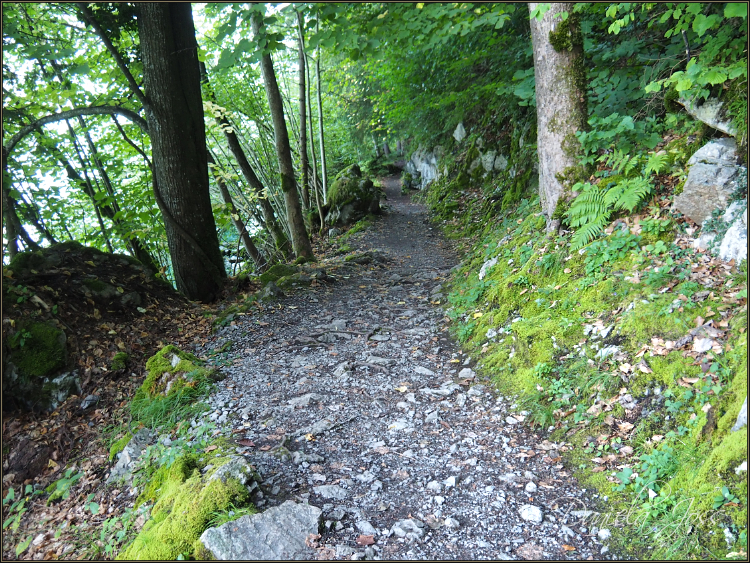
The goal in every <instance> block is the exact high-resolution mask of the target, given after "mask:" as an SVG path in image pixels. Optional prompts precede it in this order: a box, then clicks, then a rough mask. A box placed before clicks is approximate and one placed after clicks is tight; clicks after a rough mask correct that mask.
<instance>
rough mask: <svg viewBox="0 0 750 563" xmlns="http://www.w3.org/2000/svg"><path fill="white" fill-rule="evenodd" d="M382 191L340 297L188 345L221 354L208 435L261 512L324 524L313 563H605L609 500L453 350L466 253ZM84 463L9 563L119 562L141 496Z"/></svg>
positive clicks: (253, 317) (396, 188)
mask: <svg viewBox="0 0 750 563" xmlns="http://www.w3.org/2000/svg"><path fill="white" fill-rule="evenodd" d="M383 185H384V187H385V190H386V193H387V203H388V205H387V210H386V213H385V214H384V216H383V217H382V218H381V219H380V220H378V221H376V222H375V223H374V224H373V225H372V226H371V227H370V228H368V229H366V230H364V231H362V232H360V233H358V234H356V235H353V236H351V237H350V238H349V241H348V242H349V245H350V246H352V247H355V249H356V252H355V253H354V254H351V255H350V256H349V259H348V260H344V259H342V258H341V257H340V256H339V257H327V258H324V259H322V260H321V262H320V263H319V264H318V266H319V267H323V268H326V271H327V273H328V275H329V276H331V277H332V280H329V281H328V282H326V283H320V284H314V286H313V287H309V288H304V289H299V290H293V291H290V292H288V293H289V294H288V295H287V296H285V297H282V298H280V299H278V300H277V301H274V302H273V304H272V305H267V306H265V307H259V311H258V312H253V313H252V314H250V313H248V314H244V315H238V316H236V318H235V319H234V320H232V321H231V323H229V324H228V326H225V327H223V328H221V329H219V330H218V331H217V332H215V333H214V334H213V335H210V336H207V335H206V333H205V330H202V331H201V334H200V338H198V339H196V340H195V341H194V342H193V346H192V351H193V352H194V353H196V354H197V355H198V356H204V357H205V356H206V355H210V354H211V351H212V350H213V351H214V352H215V351H216V350H221V351H222V352H223V354H222V358H221V359H222V365H223V368H222V371H223V372H224V373H225V374H226V375H227V377H226V378H225V379H224V380H223V381H222V382H220V383H219V384H218V386H217V389H216V390H215V392H214V393H213V394H212V395H211V396H210V397H209V398H208V399H207V401H208V403H209V406H210V410H208V411H206V412H205V413H204V415H203V416H204V421H205V422H206V423H209V421H210V422H211V423H214V424H215V425H216V426H217V428H218V432H220V433H221V434H222V435H224V436H226V437H229V438H230V439H231V440H232V442H233V443H234V444H236V446H237V453H239V454H241V455H243V456H244V457H245V459H246V460H247V461H248V462H250V463H251V464H252V465H253V466H254V467H255V468H256V469H257V472H258V474H259V475H260V478H261V483H260V484H261V489H262V491H263V493H262V494H261V495H257V496H256V497H255V498H254V502H255V505H256V506H257V507H258V508H259V509H265V508H268V507H271V506H276V505H280V504H281V503H283V502H284V501H286V500H294V501H297V502H302V503H310V504H312V505H315V506H317V507H319V508H321V509H322V511H323V518H324V521H325V523H326V527H325V530H326V531H325V532H324V533H323V534H322V535H321V537H320V538H319V539H318V540H317V541H316V542H315V543H314V549H313V550H311V551H310V553H309V558H310V559H349V558H355V559H359V558H373V557H377V558H382V559H510V558H514V559H515V558H523V559H541V558H547V559H587V558H588V559H593V558H596V559H600V558H602V557H609V556H610V554H609V553H607V551H608V550H607V547H606V546H605V545H603V544H602V542H601V541H600V538H601V539H602V540H605V543H606V538H607V537H608V533H607V531H606V530H598V529H597V528H596V527H593V526H592V525H591V523H590V522H588V521H587V519H586V516H590V514H591V512H590V511H596V510H597V507H598V506H599V507H601V506H603V505H604V503H605V502H606V498H604V499H599V498H597V497H598V495H596V494H595V491H586V490H584V489H582V488H581V487H580V486H578V485H577V483H576V482H575V480H574V479H573V478H572V476H571V473H572V471H571V470H570V468H567V467H566V466H565V464H564V463H563V462H562V457H561V454H562V453H563V452H564V451H566V449H567V448H568V446H567V445H566V444H565V443H564V442H557V443H553V442H550V441H548V440H546V439H545V438H544V436H543V435H541V434H538V433H533V431H532V430H531V429H529V428H528V427H527V426H526V425H523V424H521V422H523V419H524V413H523V412H519V411H518V407H517V405H515V404H514V400H513V398H512V397H503V396H498V395H497V393H496V392H494V391H493V389H492V387H491V386H490V385H489V384H487V383H486V382H483V381H482V380H481V377H480V375H478V374H476V373H475V372H474V371H473V369H472V367H473V366H474V364H475V362H474V360H473V359H472V358H471V357H468V356H467V355H466V354H465V353H463V352H462V350H460V349H459V348H458V347H457V345H456V344H455V343H454V341H453V340H452V338H451V336H450V335H449V332H448V326H447V321H448V319H447V318H445V317H444V313H443V310H442V309H441V307H440V304H441V301H444V294H443V293H442V292H441V289H442V283H443V282H444V281H445V280H446V279H447V278H448V276H449V275H450V273H451V269H452V267H454V266H455V265H456V264H458V262H459V256H458V253H457V251H456V250H455V248H454V247H453V246H452V244H451V243H450V242H448V241H446V240H445V239H444V238H443V237H442V235H441V234H440V231H439V229H438V228H437V227H436V226H435V227H433V226H431V223H430V221H429V219H428V216H427V211H426V208H425V207H424V206H422V205H421V204H417V203H414V202H412V201H411V200H410V197H409V196H405V195H402V194H401V186H400V181H399V179H398V177H396V176H393V177H389V178H386V179H384V180H383ZM182 340H183V345H185V344H186V342H184V340H185V338H184V336H183V337H182ZM214 355H215V354H214ZM5 422H6V424H8V421H7V420H6V421H5ZM41 424H42V426H43V423H41ZM4 433H5V432H4ZM87 459H88V461H86V463H87V464H88V465H89V468H88V469H87V471H86V473H85V477H84V478H83V480H82V481H80V482H78V483H75V484H74V483H71V484H70V485H69V488H70V490H71V491H72V492H73V493H74V494H71V496H70V498H68V499H63V500H62V501H61V502H60V503H59V504H56V505H53V506H50V507H48V506H46V504H45V502H44V500H43V499H38V500H34V499H32V500H31V502H30V503H29V506H28V507H27V508H28V513H27V514H26V515H25V517H24V518H22V519H21V522H20V524H21V525H20V527H19V529H17V530H16V531H14V532H13V534H12V536H11V539H9V540H8V541H7V542H6V541H4V542H3V553H4V558H6V557H9V558H13V557H14V548H15V547H16V545H17V542H19V541H21V540H22V539H23V538H26V541H27V542H29V541H30V544H27V545H28V548H27V549H26V550H25V552H22V553H21V556H20V557H21V558H23V559H27V558H33V559H56V558H64V559H70V558H82V557H91V556H92V555H94V554H95V555H96V556H97V557H106V556H109V555H111V554H112V553H111V552H109V551H106V550H105V549H104V548H105V547H106V544H107V540H108V539H109V538H110V536H111V535H112V534H111V532H112V531H111V530H104V528H105V526H104V524H103V522H105V518H107V517H108V520H106V521H108V522H111V521H112V520H113V519H114V518H113V516H115V515H117V514H121V513H122V511H123V510H127V508H128V506H132V504H133V501H134V497H133V496H132V494H128V492H127V491H125V490H122V491H121V490H118V489H113V488H112V487H105V486H104V484H103V482H102V481H103V478H104V477H105V476H106V475H105V474H106V471H107V469H108V467H109V466H110V464H108V462H107V460H106V456H104V455H103V453H102V452H99V453H98V454H96V455H90V456H88V457H87ZM58 477H59V476H58ZM4 488H5V487H4ZM94 501H96V504H95V505H94V506H93V507H91V505H90V503H91V502H94ZM94 513H96V515H94V516H92V514H94ZM76 524H77V527H78V529H79V533H78V534H73V533H72V530H73V529H74V528H75V525H76ZM140 524H142V520H141V522H140ZM137 525H138V523H136V526H137ZM396 528H400V530H401V531H402V532H404V533H403V534H400V533H394V529H396ZM82 529H83V530H86V529H88V535H87V534H86V533H84V534H83V535H81V534H80V531H81V530H82ZM399 535H405V537H399ZM82 538H88V541H82ZM110 543H111V542H110ZM92 544H96V545H98V549H97V550H95V551H94V552H92V551H91V545H92ZM604 554H606V555H604Z"/></svg>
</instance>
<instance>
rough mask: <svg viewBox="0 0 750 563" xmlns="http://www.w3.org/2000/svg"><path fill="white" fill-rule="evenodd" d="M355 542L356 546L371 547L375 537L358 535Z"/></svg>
mask: <svg viewBox="0 0 750 563" xmlns="http://www.w3.org/2000/svg"><path fill="white" fill-rule="evenodd" d="M355 541H356V542H357V545H372V544H374V543H375V536H369V535H365V534H360V535H359V537H358V538H357V539H356V540H355Z"/></svg>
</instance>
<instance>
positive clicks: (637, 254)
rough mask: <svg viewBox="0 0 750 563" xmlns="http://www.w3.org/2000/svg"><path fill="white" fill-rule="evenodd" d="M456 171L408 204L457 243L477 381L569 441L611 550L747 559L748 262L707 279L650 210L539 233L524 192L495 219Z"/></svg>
mask: <svg viewBox="0 0 750 563" xmlns="http://www.w3.org/2000/svg"><path fill="white" fill-rule="evenodd" d="M462 172H464V171H463V170H462V169H461V167H460V166H458V167H456V168H455V169H454V170H453V173H452V175H450V176H449V177H448V178H442V179H441V180H439V181H437V182H435V183H433V184H432V185H431V186H430V188H428V189H427V190H426V192H425V193H422V194H420V196H419V197H421V198H422V199H423V200H424V201H425V202H426V203H427V204H428V205H429V207H430V209H431V211H432V213H433V216H434V217H435V219H437V220H438V221H440V222H441V223H442V225H443V228H444V230H445V232H446V235H447V236H448V237H450V238H455V239H459V240H462V241H464V243H465V244H466V247H467V248H466V257H465V259H464V262H463V263H462V265H461V266H460V269H458V271H457V272H456V273H455V276H454V279H453V281H452V285H451V287H450V292H449V295H448V298H447V301H448V302H447V304H446V306H447V309H446V314H447V316H448V317H449V318H450V319H451V320H452V330H453V332H454V334H455V336H456V338H457V339H458V340H459V341H460V343H461V344H462V347H463V349H464V351H465V352H466V353H468V354H470V355H471V356H472V357H474V358H477V359H478V369H479V371H480V373H482V375H483V376H484V377H485V378H486V379H488V380H490V381H491V382H492V383H493V384H494V385H495V386H496V387H497V388H498V389H499V390H500V391H502V392H503V393H505V394H508V395H511V396H515V397H516V398H517V399H516V404H517V405H518V408H519V410H522V412H523V413H524V414H525V416H526V421H527V423H529V424H531V425H534V426H539V427H542V429H544V430H547V431H548V432H549V433H550V434H551V438H550V439H554V440H557V441H565V442H567V443H568V444H569V447H570V450H569V451H568V452H567V453H566V454H565V456H566V462H567V464H568V465H569V466H570V467H572V468H573V470H574V471H575V473H576V475H577V477H578V478H579V480H580V481H581V482H582V483H583V484H585V485H588V486H591V487H595V488H597V489H599V490H600V492H601V493H602V495H606V496H607V498H608V499H609V501H608V506H609V509H608V510H607V512H606V513H604V514H601V515H599V516H598V518H600V519H603V520H602V521H601V522H599V527H607V528H609V529H610V531H612V532H613V534H614V538H613V542H614V543H613V544H612V545H613V546H614V547H613V549H615V548H616V549H617V550H618V552H620V553H622V554H623V555H627V556H630V557H636V558H655V559H660V558H671V559H680V558H686V559H704V558H712V559H713V558H725V557H729V558H733V557H737V556H739V557H744V555H743V554H744V553H745V552H746V550H747V539H746V538H747V494H748V491H747V472H746V471H744V472H743V471H735V470H736V469H737V468H738V467H739V466H740V464H741V463H742V462H743V461H746V460H747V427H745V428H743V429H740V430H739V431H736V432H732V431H731V428H732V426H733V425H734V422H735V420H736V418H737V414H738V412H739V410H740V408H741V406H742V402H743V401H744V399H745V397H746V395H747V377H746V373H747V342H746V341H747V338H746V334H745V330H746V326H747V321H746V317H747V307H746V295H747V294H746V287H747V266H746V263H745V264H744V265H742V266H741V268H740V269H739V270H738V271H737V272H736V273H734V274H733V276H732V277H731V281H730V282H727V280H726V279H724V280H722V281H721V283H719V284H716V282H715V281H713V282H711V283H709V284H707V285H704V284H703V283H704V278H702V277H701V276H699V275H692V274H693V272H694V271H695V270H696V269H699V268H700V265H701V256H700V255H698V254H696V253H695V252H693V251H692V250H685V249H682V248H681V247H679V246H677V245H676V244H675V242H674V241H675V229H676V225H675V224H674V222H672V221H671V220H668V219H664V218H663V217H662V216H659V215H658V211H659V210H658V209H656V208H654V210H653V214H652V212H651V210H649V211H647V212H646V213H643V214H642V216H641V217H640V223H639V224H638V227H637V228H632V229H631V228H629V227H633V225H634V224H633V222H632V221H631V222H630V224H629V226H628V225H626V224H625V223H623V222H619V223H618V222H615V223H614V224H613V225H610V227H611V228H608V229H606V231H605V232H602V233H601V234H600V235H598V236H596V237H595V238H594V239H593V241H592V242H590V243H589V244H587V245H586V246H584V247H583V248H581V249H580V250H572V247H573V244H571V238H572V236H571V234H568V233H566V234H563V235H553V236H548V235H546V234H545V228H544V227H545V219H544V217H543V215H542V213H541V209H540V205H539V201H538V197H536V196H535V195H534V194H533V190H526V191H523V192H522V199H521V200H520V201H518V202H516V203H513V204H512V205H510V206H506V210H505V211H503V210H502V209H501V207H502V205H501V204H500V205H498V202H497V201H495V202H493V201H492V200H491V199H488V198H487V197H483V195H482V192H483V187H482V184H481V182H479V183H472V180H471V179H468V180H467V179H466V178H465V177H463V176H462ZM472 186H478V187H477V188H473V187H472ZM499 201H502V198H501V199H500V200H499ZM604 227H606V225H604ZM730 286H731V288H730ZM708 321H713V323H712V326H711V327H709V329H708V330H709V333H702V334H701V333H699V334H694V335H691V330H694V329H696V327H697V326H698V325H700V324H701V323H707V322H708ZM711 330H713V331H715V330H718V331H719V333H716V332H713V333H711V332H710V331H711ZM712 334H713V336H712ZM717 334H718V335H717ZM685 337H687V338H688V340H683V341H681V339H684V338H685ZM701 338H707V339H708V340H712V339H714V338H715V339H716V340H712V342H713V343H714V344H717V345H716V346H714V347H713V348H710V347H709V348H708V349H706V348H705V347H701V346H699V345H700V342H697V341H698V340H699V339H701ZM694 346H695V347H694ZM626 407H627V410H626ZM607 456H610V457H607ZM604 520H606V521H604Z"/></svg>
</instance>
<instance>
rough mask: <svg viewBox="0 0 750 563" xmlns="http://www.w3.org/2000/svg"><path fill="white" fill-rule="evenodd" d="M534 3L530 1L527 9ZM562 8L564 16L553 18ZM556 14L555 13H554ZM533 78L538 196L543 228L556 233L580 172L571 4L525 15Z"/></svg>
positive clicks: (577, 35) (581, 106) (579, 70)
mask: <svg viewBox="0 0 750 563" xmlns="http://www.w3.org/2000/svg"><path fill="white" fill-rule="evenodd" d="M536 6H538V4H537V3H533V2H530V3H529V10H534V8H536ZM561 12H567V13H568V18H567V20H563V19H562V17H560V16H559V14H560V13H561ZM556 16H557V17H556ZM531 39H532V43H533V48H534V77H535V79H536V108H537V153H538V154H539V197H540V199H541V202H542V211H543V212H544V215H545V217H546V219H547V232H556V231H557V230H558V229H559V228H560V220H561V215H562V211H563V210H564V205H565V204H566V203H567V202H568V201H569V200H570V199H571V197H572V196H571V192H572V190H571V187H572V186H573V184H575V183H576V181H578V180H579V179H580V178H579V176H581V170H580V167H579V164H578V157H579V154H580V148H581V146H580V143H579V142H578V139H577V138H576V136H575V134H576V132H577V131H583V130H584V129H585V127H586V118H587V110H586V70H585V68H584V66H583V38H582V35H581V26H580V21H579V19H578V14H574V13H573V4H572V3H568V2H563V3H553V4H552V5H551V7H550V9H549V10H548V11H547V12H546V13H545V14H544V17H543V18H542V20H541V21H537V19H536V18H532V19H531Z"/></svg>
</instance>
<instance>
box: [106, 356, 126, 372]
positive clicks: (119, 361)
mask: <svg viewBox="0 0 750 563" xmlns="http://www.w3.org/2000/svg"><path fill="white" fill-rule="evenodd" d="M129 360H130V356H129V355H128V354H127V352H117V354H115V357H114V358H112V363H111V364H110V366H109V369H111V370H115V371H117V370H121V369H125V368H126V367H127V366H128V361H129Z"/></svg>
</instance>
